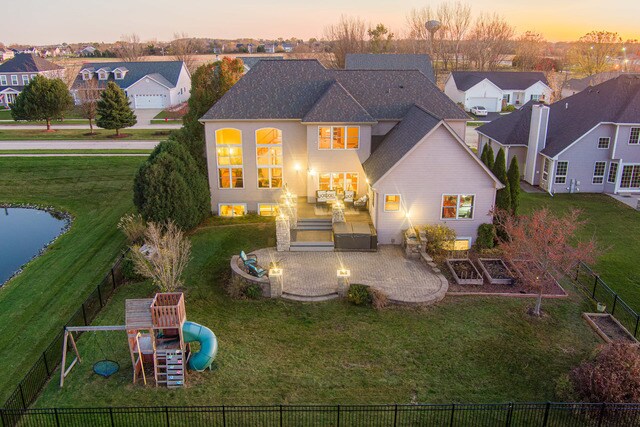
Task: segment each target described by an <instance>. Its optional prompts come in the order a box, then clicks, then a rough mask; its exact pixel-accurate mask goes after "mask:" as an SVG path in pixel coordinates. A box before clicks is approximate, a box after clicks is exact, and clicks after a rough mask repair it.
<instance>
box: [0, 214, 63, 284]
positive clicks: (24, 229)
mask: <svg viewBox="0 0 640 427" xmlns="http://www.w3.org/2000/svg"><path fill="white" fill-rule="evenodd" d="M67 222H68V221H67V220H65V219H60V218H55V217H54V216H53V215H52V214H51V213H49V212H46V211H43V210H39V209H29V208H0V286H2V284H3V283H5V282H6V281H7V280H8V279H9V278H10V277H11V276H12V275H13V274H14V273H15V272H16V271H18V270H19V269H20V267H21V266H22V265H23V264H25V263H26V262H28V261H29V260H30V259H31V258H33V257H34V256H36V255H38V253H39V252H40V251H41V250H42V248H44V247H45V245H47V244H48V243H49V242H51V241H52V240H53V239H55V238H56V237H57V236H58V235H60V233H62V231H63V230H64V229H65V227H66V225H67Z"/></svg>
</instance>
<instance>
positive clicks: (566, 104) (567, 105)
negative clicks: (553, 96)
mask: <svg viewBox="0 0 640 427" xmlns="http://www.w3.org/2000/svg"><path fill="white" fill-rule="evenodd" d="M564 109H565V110H568V109H569V103H568V102H567V103H565V104H564Z"/></svg>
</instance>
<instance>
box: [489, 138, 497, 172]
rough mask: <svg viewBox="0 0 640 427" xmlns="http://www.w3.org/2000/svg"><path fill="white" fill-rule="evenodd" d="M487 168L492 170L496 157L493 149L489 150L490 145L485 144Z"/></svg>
mask: <svg viewBox="0 0 640 427" xmlns="http://www.w3.org/2000/svg"><path fill="white" fill-rule="evenodd" d="M487 146H488V147H487V166H488V167H489V169H491V170H493V165H494V164H495V158H496V155H495V154H494V153H493V148H491V144H487Z"/></svg>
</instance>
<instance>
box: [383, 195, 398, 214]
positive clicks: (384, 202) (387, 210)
mask: <svg viewBox="0 0 640 427" xmlns="http://www.w3.org/2000/svg"><path fill="white" fill-rule="evenodd" d="M388 196H398V198H399V200H398V209H397V210H389V209H387V197H388ZM382 203H383V204H382V209H383V210H384V211H385V212H391V213H398V212H402V194H397V193H390V194H385V195H384V200H383V202H382Z"/></svg>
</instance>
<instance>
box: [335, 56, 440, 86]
mask: <svg viewBox="0 0 640 427" xmlns="http://www.w3.org/2000/svg"><path fill="white" fill-rule="evenodd" d="M345 69H347V70H418V71H421V72H422V74H424V75H425V76H427V77H428V78H429V80H431V81H432V82H434V81H435V80H436V78H435V76H434V74H433V67H432V65H431V58H430V57H429V55H425V54H399V53H378V54H376V53H349V54H347V56H346V59H345Z"/></svg>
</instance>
